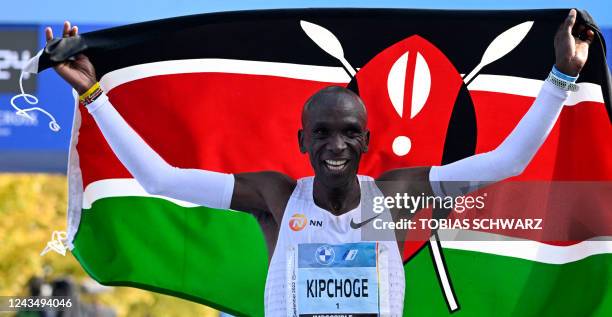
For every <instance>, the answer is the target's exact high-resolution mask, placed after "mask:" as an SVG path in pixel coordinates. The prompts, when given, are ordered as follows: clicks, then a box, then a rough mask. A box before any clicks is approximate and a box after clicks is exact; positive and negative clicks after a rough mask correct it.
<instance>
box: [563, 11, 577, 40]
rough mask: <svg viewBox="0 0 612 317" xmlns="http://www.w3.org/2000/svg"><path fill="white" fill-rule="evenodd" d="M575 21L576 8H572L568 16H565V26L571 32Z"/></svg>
mask: <svg viewBox="0 0 612 317" xmlns="http://www.w3.org/2000/svg"><path fill="white" fill-rule="evenodd" d="M574 23H576V10H574V9H571V10H570V12H569V14H568V15H567V18H565V21H564V22H563V28H564V29H565V30H567V32H568V33H569V34H572V28H573V27H574Z"/></svg>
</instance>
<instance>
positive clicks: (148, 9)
mask: <svg viewBox="0 0 612 317" xmlns="http://www.w3.org/2000/svg"><path fill="white" fill-rule="evenodd" d="M576 6H577V7H579V8H582V9H586V10H587V11H589V12H590V13H591V15H592V16H593V17H594V18H595V21H596V22H597V23H598V25H599V26H600V27H601V28H602V30H603V32H604V37H605V39H606V42H607V43H611V42H612V5H611V4H610V2H609V0H599V1H595V0H590V1H541V0H531V1H513V2H512V3H509V2H508V3H503V2H502V1H487V0H480V1H477V0H464V1H451V0H446V1H391V0H378V1H350V0H342V1H340V0H338V1H317V0H310V1H278V0H273V1H261V0H251V1H188V0H174V1H151V0H149V1H144V0H137V1H119V0H106V1H104V2H93V1H87V2H82V3H77V2H76V1H47V0H38V1H36V0H20V1H3V3H2V10H0V237H2V242H1V243H0V296H25V295H31V294H34V295H36V294H41V295H45V294H51V293H53V292H54V291H55V292H69V293H70V294H73V295H75V296H79V300H80V301H82V302H83V307H84V309H83V312H86V315H87V316H192V315H198V316H219V312H216V311H214V310H213V309H210V308H207V307H205V306H202V305H199V304H195V303H191V302H188V301H185V300H181V299H177V298H173V297H169V296H165V295H160V294H156V293H152V292H147V291H141V290H138V289H134V288H125V287H105V286H102V285H99V284H97V283H96V282H95V281H93V280H92V279H90V278H88V277H87V274H86V273H85V272H84V271H83V269H82V268H81V267H80V265H79V264H78V262H77V261H76V260H75V259H74V257H72V255H70V254H69V253H68V254H67V255H66V256H62V255H60V254H58V253H54V252H50V253H48V254H46V255H45V256H40V255H39V254H40V252H41V251H42V250H43V248H44V247H45V246H46V244H47V242H48V241H49V240H50V239H51V235H52V233H53V231H55V230H65V229H66V206H67V180H66V177H65V172H66V161H67V157H68V143H69V137H70V126H71V123H72V114H73V108H74V101H73V97H72V93H71V90H70V87H69V86H68V85H66V84H65V83H64V82H63V81H62V80H61V79H60V78H59V77H58V76H57V75H56V74H55V73H54V72H51V71H47V72H43V73H41V74H39V75H37V76H26V77H24V89H25V91H26V92H27V93H31V94H34V95H36V96H37V97H38V98H39V100H40V103H39V106H41V107H43V108H44V109H47V110H49V111H50V112H51V113H53V115H54V116H55V117H56V119H57V121H58V123H59V124H60V126H61V127H62V129H61V130H60V131H59V132H58V133H54V132H51V131H50V130H49V128H48V125H47V122H48V121H47V119H46V118H43V117H41V116H40V114H34V115H33V118H34V120H27V119H24V118H22V117H19V116H17V115H16V114H15V112H14V110H13V109H12V107H11V104H10V99H11V97H13V96H14V95H15V94H18V93H19V75H20V69H21V67H22V66H23V65H24V63H25V62H26V61H27V60H28V59H30V57H32V56H34V55H35V54H36V52H37V51H38V50H40V49H41V48H43V47H44V32H43V30H44V27H45V26H48V25H49V26H51V27H53V28H54V30H55V33H56V34H58V33H60V32H61V31H60V30H61V24H62V23H63V21H64V20H70V21H72V22H73V24H77V25H78V26H79V27H80V30H81V32H88V31H92V30H96V29H101V28H107V27H112V26H117V25H123V24H129V23H135V22H141V21H147V20H154V19H161V18H166V17H173V16H180V15H188V14H197V13H206V12H219V11H233V10H252V9H272V8H305V7H385V8H429V9H537V8H571V7H576ZM406 23H410V21H406ZM551 41H552V39H551ZM607 45H608V48H609V47H610V44H607ZM611 61H612V59H611V58H610V56H608V63H610V62H611ZM544 75H545V74H542V76H544ZM0 314H2V313H0ZM84 314H85V313H84ZM20 316H21V315H20Z"/></svg>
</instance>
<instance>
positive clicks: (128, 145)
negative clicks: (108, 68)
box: [45, 22, 292, 214]
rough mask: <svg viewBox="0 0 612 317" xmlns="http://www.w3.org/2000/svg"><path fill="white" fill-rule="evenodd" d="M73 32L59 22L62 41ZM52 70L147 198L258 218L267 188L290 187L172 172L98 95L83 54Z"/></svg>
mask: <svg viewBox="0 0 612 317" xmlns="http://www.w3.org/2000/svg"><path fill="white" fill-rule="evenodd" d="M45 33H46V38H47V41H50V40H51V39H52V38H53V32H52V30H51V29H50V28H47V29H46V30H45ZM77 33H78V29H77V27H76V26H74V27H71V26H70V23H69V22H66V23H64V29H63V36H64V37H69V36H76V35H77ZM55 70H56V71H57V73H58V74H59V75H60V76H61V77H62V78H64V79H65V80H66V81H67V82H68V83H69V84H70V85H71V86H72V87H73V88H74V89H75V90H76V91H77V92H78V93H79V95H81V96H91V97H89V99H87V100H86V101H85V102H84V103H86V107H87V110H88V111H89V113H90V114H91V115H92V116H93V118H94V120H95V121H96V123H97V125H98V127H99V128H100V131H101V132H102V134H103V135H104V138H105V139H106V141H107V142H108V144H109V145H110V147H111V148H112V150H113V152H114V153H115V155H116V156H117V157H118V158H119V160H120V161H121V163H122V164H123V165H124V166H125V167H126V168H127V169H128V171H129V172H130V173H131V174H132V175H133V176H134V177H135V178H136V180H137V181H138V182H139V183H140V185H141V186H142V187H143V188H144V189H145V191H147V192H148V193H150V194H153V195H162V196H166V197H170V198H174V199H179V200H183V201H188V202H191V203H194V204H198V205H202V206H208V207H213V208H220V209H228V208H230V207H232V208H234V209H237V210H241V211H247V212H253V213H257V214H260V213H266V212H269V209H270V208H269V207H268V205H269V204H270V202H269V201H267V200H266V197H267V196H268V195H265V193H266V192H267V191H266V190H267V189H270V188H272V189H275V188H277V187H283V185H285V184H288V185H289V186H285V187H287V188H289V189H290V188H292V187H291V186H290V185H291V179H289V178H287V177H284V175H282V174H279V173H273V172H262V173H247V174H237V175H232V174H224V173H217V172H211V171H205V170H200V169H183V168H176V167H173V166H171V165H170V164H168V163H167V162H166V161H165V160H164V159H163V158H162V157H161V156H159V154H157V153H156V152H155V151H154V150H153V149H152V148H151V147H150V146H149V145H148V144H147V143H146V142H145V141H144V140H143V139H142V138H141V137H140V136H139V135H138V133H136V131H134V130H133V129H132V127H130V125H129V124H128V123H127V122H126V121H125V120H124V119H123V117H121V115H120V114H119V113H118V112H117V110H116V109H115V108H114V107H113V105H112V104H111V103H110V101H109V100H108V97H107V96H106V95H105V94H104V92H102V91H101V90H100V91H97V88H96V87H97V83H96V75H95V70H94V67H93V65H92V64H91V62H90V61H89V59H88V58H87V57H86V56H85V55H82V54H81V55H77V56H75V57H74V59H73V60H69V61H66V62H63V63H61V64H58V65H56V66H55ZM94 91H97V92H94ZM92 100H93V101H92ZM89 101H91V102H89ZM276 190H277V189H276ZM272 203H274V202H272Z"/></svg>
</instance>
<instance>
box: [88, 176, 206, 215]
mask: <svg viewBox="0 0 612 317" xmlns="http://www.w3.org/2000/svg"><path fill="white" fill-rule="evenodd" d="M134 196H135V197H153V198H160V199H164V200H167V201H170V202H173V203H175V204H177V205H179V206H181V207H188V208H192V207H198V205H196V204H192V203H190V202H186V201H183V200H178V199H172V198H168V197H164V196H158V195H151V194H149V193H147V192H146V191H145V190H144V188H143V187H142V186H141V185H140V184H139V183H138V181H136V180H135V179H133V178H111V179H104V180H100V181H96V182H93V183H91V184H89V185H87V188H85V191H84V192H83V209H91V205H92V204H93V203H94V202H96V201H97V200H99V199H103V198H110V197H134Z"/></svg>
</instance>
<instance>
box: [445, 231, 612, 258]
mask: <svg viewBox="0 0 612 317" xmlns="http://www.w3.org/2000/svg"><path fill="white" fill-rule="evenodd" d="M478 234H479V235H481V241H440V243H441V244H442V247H443V248H445V249H456V250H464V251H475V252H481V253H489V254H495V255H501V256H507V257H512V258H520V259H525V260H529V261H534V262H540V263H548V264H566V263H571V262H576V261H580V260H582V259H585V258H587V257H589V256H593V255H598V254H606V253H612V241H610V240H612V237H598V238H597V240H586V241H582V242H580V243H577V244H574V245H570V246H555V245H550V244H545V243H541V242H538V241H533V240H520V241H504V240H502V241H499V238H497V239H496V240H498V241H490V240H487V235H493V234H490V233H487V232H478ZM502 238H506V237H504V236H502ZM510 239H512V238H510Z"/></svg>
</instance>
